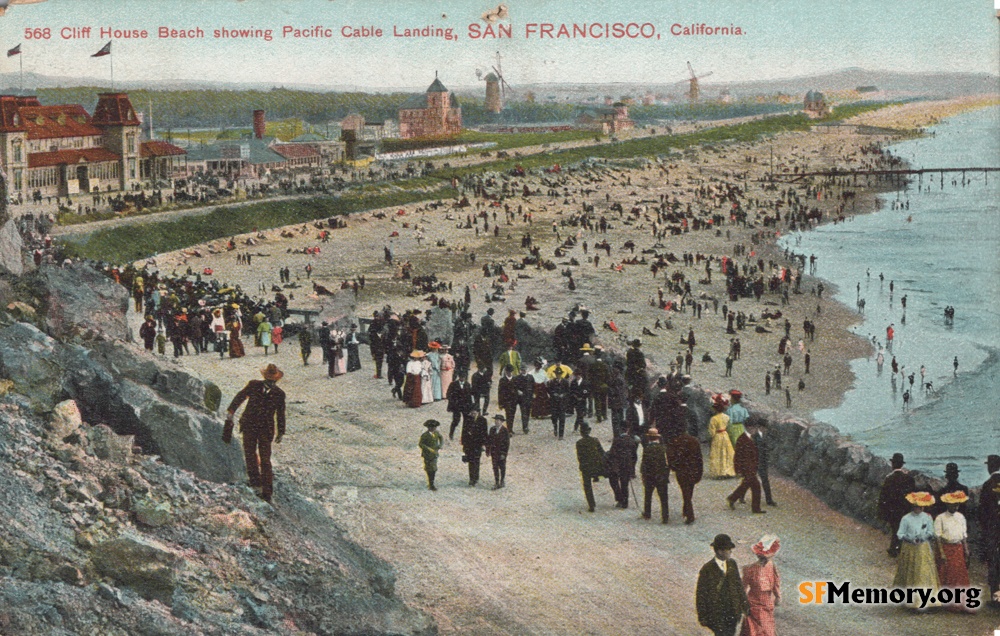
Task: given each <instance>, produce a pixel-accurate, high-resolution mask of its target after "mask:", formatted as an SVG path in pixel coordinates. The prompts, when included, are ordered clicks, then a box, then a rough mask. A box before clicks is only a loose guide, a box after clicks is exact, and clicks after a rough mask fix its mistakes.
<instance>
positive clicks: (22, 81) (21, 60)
mask: <svg viewBox="0 0 1000 636" xmlns="http://www.w3.org/2000/svg"><path fill="white" fill-rule="evenodd" d="M17 63H18V64H20V65H21V94H22V95H24V54H18V56H17Z"/></svg>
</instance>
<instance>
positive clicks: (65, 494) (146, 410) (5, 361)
mask: <svg viewBox="0 0 1000 636" xmlns="http://www.w3.org/2000/svg"><path fill="white" fill-rule="evenodd" d="M92 274H93V272H92V271H90V270H88V269H87V268H86V267H80V268H76V267H70V268H66V269H62V268H60V269H58V270H57V269H54V268H52V269H48V268H43V269H42V270H41V271H40V272H38V273H36V274H33V275H31V277H30V278H28V279H24V278H22V279H18V280H14V281H10V283H11V284H9V285H4V286H0V289H3V290H6V291H4V292H3V295H4V298H3V299H2V301H3V305H2V306H3V307H8V308H9V310H8V312H7V313H5V314H2V316H0V518H3V519H5V520H6V523H4V524H0V633H4V634H7V633H11V634H15V633H16V634H54V633H73V634H101V635H106V634H123V635H124V634H220V635H221V634H227V635H228V634H263V633H281V634H297V633H315V634H434V633H436V632H437V629H436V626H435V625H434V623H433V621H432V620H431V619H430V618H428V617H427V616H425V615H423V614H421V613H419V612H417V611H414V610H411V609H410V608H408V607H407V606H406V605H404V604H403V603H402V601H401V600H400V599H399V598H398V597H397V596H396V595H395V591H394V582H395V577H394V573H393V570H392V568H391V566H389V565H388V564H387V563H385V562H383V561H381V560H379V559H378V558H376V557H374V556H373V555H372V554H370V553H369V552H367V551H366V550H364V549H362V548H360V547H359V546H357V545H356V544H354V543H352V542H351V541H349V540H348V539H347V538H345V536H344V535H343V533H342V532H341V531H340V530H339V529H338V528H337V527H335V526H333V525H332V524H331V522H330V521H329V518H328V517H327V516H326V515H325V514H324V513H323V512H322V511H321V510H320V509H319V508H318V507H317V506H316V505H314V504H313V502H312V501H311V500H310V499H309V498H307V497H305V496H303V495H301V494H299V493H297V492H295V491H294V490H289V489H284V488H283V489H282V492H281V493H280V494H279V496H278V499H277V500H276V505H275V506H274V507H272V506H270V505H268V504H265V503H263V502H261V501H260V500H259V499H258V498H257V496H256V495H255V494H254V493H253V491H251V490H250V489H249V488H247V487H245V486H242V485H235V484H241V483H242V482H243V481H244V480H245V474H244V472H243V468H242V458H241V454H240V452H239V450H238V448H237V447H236V446H235V445H234V446H228V445H224V444H222V443H221V441H219V439H220V436H221V420H220V418H219V417H218V416H217V415H216V414H215V412H214V408H213V407H211V406H206V404H205V401H206V400H205V398H206V394H209V393H211V391H208V389H209V388H210V386H211V385H210V384H209V383H206V382H203V381H202V380H200V379H199V378H196V377H194V376H191V375H190V374H187V373H185V372H183V371H181V370H180V369H178V368H177V367H175V366H173V365H171V364H170V363H165V362H162V361H159V360H156V359H154V358H152V357H148V356H145V355H144V354H143V352H141V351H139V350H137V349H134V348H132V347H131V346H129V345H124V344H122V343H121V342H120V341H121V339H122V337H123V336H124V335H126V333H127V328H126V327H125V322H124V307H125V304H124V302H125V300H127V299H126V298H125V296H124V290H121V288H119V287H117V286H116V285H114V284H113V283H111V282H110V281H107V280H106V279H103V278H102V277H100V276H97V277H94V276H92Z"/></svg>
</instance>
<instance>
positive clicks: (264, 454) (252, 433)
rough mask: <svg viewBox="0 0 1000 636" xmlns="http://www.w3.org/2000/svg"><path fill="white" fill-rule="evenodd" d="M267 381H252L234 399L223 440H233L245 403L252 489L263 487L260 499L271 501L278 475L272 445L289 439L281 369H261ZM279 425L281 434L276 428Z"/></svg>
mask: <svg viewBox="0 0 1000 636" xmlns="http://www.w3.org/2000/svg"><path fill="white" fill-rule="evenodd" d="M260 373H261V375H262V376H263V377H264V379H263V380H250V381H249V382H247V385H246V386H245V387H243V390H242V391H240V392H239V393H237V394H236V396H235V397H233V401H232V402H230V403H229V408H227V409H226V425H225V427H224V428H223V429H222V441H223V442H225V443H227V444H228V443H230V442H232V440H233V417H234V416H235V415H236V410H237V409H238V408H240V405H241V404H243V402H246V403H247V407H246V408H245V409H244V410H243V415H242V416H240V432H241V433H243V456H244V458H245V460H246V466H247V476H248V477H249V478H250V486H251V487H253V488H260V497H261V499H263V500H264V501H266V502H268V503H270V502H271V494H272V493H273V480H274V476H273V473H272V470H271V442H272V441H273V442H274V443H275V444H280V443H281V439H282V438H283V437H284V436H285V392H284V391H282V390H281V389H279V388H278V380H280V379H281V377H282V376H283V375H284V374H283V373H282V372H281V370H280V369H278V367H277V366H275V365H273V364H269V365H267V366H266V367H264V368H263V369H261V370H260ZM276 425H277V428H278V435H277V437H275V434H274V429H275V426H276Z"/></svg>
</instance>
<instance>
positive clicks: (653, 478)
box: [639, 428, 670, 523]
mask: <svg viewBox="0 0 1000 636" xmlns="http://www.w3.org/2000/svg"><path fill="white" fill-rule="evenodd" d="M639 472H640V474H641V475H642V495H643V508H642V518H643V519H649V518H650V517H652V513H653V510H652V504H653V491H654V490H655V491H656V494H657V495H658V496H659V498H660V520H661V521H662V522H663V523H667V521H668V519H669V518H670V508H669V507H668V505H667V504H668V500H667V486H668V485H669V484H670V468H669V467H668V466H667V449H666V447H664V446H663V444H661V443H660V432H659V431H657V430H656V429H655V428H651V429H649V430H648V431H646V446H645V447H643V449H642V463H641V464H640V465H639Z"/></svg>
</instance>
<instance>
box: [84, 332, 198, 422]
mask: <svg viewBox="0 0 1000 636" xmlns="http://www.w3.org/2000/svg"><path fill="white" fill-rule="evenodd" d="M91 352H92V353H91V357H92V358H93V359H94V360H95V361H97V362H99V363H100V364H101V366H103V367H104V368H106V369H107V370H108V371H109V372H111V374H112V375H114V376H115V377H121V378H128V379H129V380H132V381H134V382H136V383H138V384H142V385H144V386H148V387H149V388H151V389H153V390H154V391H156V392H157V393H158V394H159V395H160V397H162V398H163V399H165V400H167V401H169V402H173V403H175V404H181V405H183V406H187V407H190V408H194V409H204V410H209V409H208V408H207V407H206V406H205V393H206V391H207V388H208V385H209V384H211V383H209V382H205V381H204V380H202V379H201V378H199V377H197V376H194V375H191V374H190V373H189V372H187V371H185V370H184V369H182V368H181V367H178V366H177V365H176V364H174V363H172V362H170V361H168V360H166V359H163V358H158V357H156V356H151V355H149V354H147V353H145V352H143V351H139V350H138V349H135V348H133V347H123V346H121V344H120V343H112V342H99V343H94V345H93V347H92V348H91ZM210 412H211V411H210Z"/></svg>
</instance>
